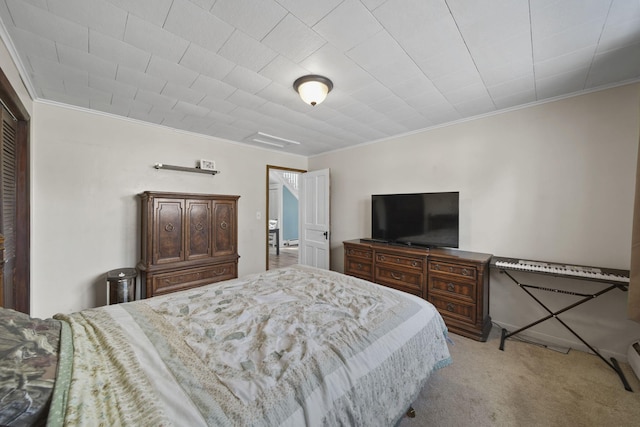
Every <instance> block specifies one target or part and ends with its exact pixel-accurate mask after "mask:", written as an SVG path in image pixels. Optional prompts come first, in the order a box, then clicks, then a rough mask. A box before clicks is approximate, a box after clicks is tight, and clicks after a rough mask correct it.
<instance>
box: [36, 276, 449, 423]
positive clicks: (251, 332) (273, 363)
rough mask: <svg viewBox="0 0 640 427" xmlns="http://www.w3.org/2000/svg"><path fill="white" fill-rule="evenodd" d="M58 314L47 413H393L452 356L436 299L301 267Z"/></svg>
mask: <svg viewBox="0 0 640 427" xmlns="http://www.w3.org/2000/svg"><path fill="white" fill-rule="evenodd" d="M56 318H57V319H60V320H62V321H64V324H65V327H66V325H68V326H69V331H70V333H71V335H72V337H73V357H72V358H71V359H70V360H69V361H66V362H65V364H66V363H67V362H68V363H69V364H70V368H69V369H66V370H67V371H68V372H69V377H68V378H67V379H66V380H62V379H59V383H60V387H58V386H56V394H55V397H54V403H53V404H52V410H51V413H50V417H49V424H50V425H62V424H64V425H66V426H74V425H110V426H115V425H154V426H155V425H189V426H199V425H201V426H204V425H225V426H233V425H238V426H246V425H253V426H273V425H290V426H300V425H363V426H364V425H366V426H376V425H384V426H388V425H393V424H394V423H396V422H397V421H398V420H399V419H400V418H401V417H402V416H403V414H404V413H405V411H406V409H407V408H408V407H409V406H410V404H411V402H412V401H413V400H414V399H415V398H416V396H417V395H418V393H419V392H420V390H421V388H422V387H423V385H424V383H425V381H426V380H427V379H428V377H429V375H430V374H431V373H432V372H433V371H434V370H435V369H438V368H441V367H443V366H446V365H447V364H449V363H450V362H451V359H450V357H449V352H448V348H447V345H446V327H445V325H444V322H443V321H442V318H441V317H440V316H439V314H438V313H437V311H436V310H435V308H434V307H433V306H432V305H430V304H429V303H427V302H426V301H424V300H422V299H420V298H417V297H414V296H411V295H408V294H405V293H402V292H398V291H395V290H392V289H388V288H385V287H382V286H379V285H376V284H373V283H370V282H366V281H364V280H360V279H357V278H353V277H349V276H345V275H342V274H339V273H335V272H331V271H326V270H318V269H314V268H310V267H303V266H294V267H288V268H284V269H278V270H270V271H267V272H265V273H261V274H256V275H250V276H247V277H244V278H239V279H234V280H230V281H226V282H221V283H216V284H212V285H209V286H205V287H201V288H198V289H194V290H189V291H184V292H179V293H175V294H170V295H166V296H160V297H155V298H151V299H147V300H142V301H136V302H132V303H126V304H117V305H111V306H108V307H102V308H98V309H92V310H85V311H82V312H79V313H73V314H71V315H57V316H56ZM61 363H62V362H61ZM63 370H64V369H63ZM65 383H66V384H67V385H64V384H65Z"/></svg>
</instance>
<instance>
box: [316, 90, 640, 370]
mask: <svg viewBox="0 0 640 427" xmlns="http://www.w3.org/2000/svg"><path fill="white" fill-rule="evenodd" d="M639 92H640V84H634V85H627V86H622V87H617V88H613V89H609V90H604V91H600V92H595V93H591V94H586V95H582V96H577V97H573V98H567V99H563V100H558V101H556V102H551V103H545V104H541V105H536V106H532V107H529V108H523V109H519V110H515V111H511V112H506V113H503V114H497V115H493V116H489V117H484V118H480V119H476V120H472V121H467V122H463V123H459V124H455V125H450V126H446V127H441V128H437V129H433V130H428V131H424V132H420V133H416V134H412V135H407V136H405V137H401V138H395V139H391V140H388V141H384V142H378V143H374V144H368V145H362V146H360V147H356V148H353V149H349V150H342V151H338V152H333V153H328V154H325V155H319V156H316V157H312V158H310V159H309V169H310V170H313V169H321V168H327V167H328V168H331V215H332V223H331V230H332V249H333V251H332V269H335V270H338V271H342V269H343V251H342V245H341V242H342V241H343V240H346V239H353V238H359V237H368V236H369V235H370V226H371V225H370V215H371V211H370V207H369V204H370V196H371V194H374V193H396V192H401V193H409V192H429V191H459V192H460V211H461V216H460V227H461V231H460V248H461V249H465V250H470V251H477V252H487V253H492V254H495V255H499V256H510V257H519V258H527V259H539V260H550V261H557V262H563V263H574V264H585V265H594V266H603V267H610V268H624V269H628V268H629V259H630V248H631V227H632V214H633V201H634V185H635V172H636V154H637V150H638V132H639V128H640V124H639V116H640V115H639V105H640V103H639V97H638V95H639ZM527 279H528V278H527ZM533 280H537V279H533V278H532V279H531V281H533ZM562 282H563V283H564V282H569V283H568V285H569V287H570V288H574V287H575V288H577V289H580V290H584V289H585V288H589V289H591V288H592V286H590V285H589V284H584V283H579V284H575V285H574V284H573V283H572V281H562ZM596 288H597V289H600V287H598V286H596ZM626 297H627V295H626V293H623V292H620V291H617V290H616V291H615V292H613V293H609V294H607V295H605V296H603V297H601V298H600V299H599V300H594V301H591V302H589V303H587V304H586V305H584V306H582V307H580V308H578V309H576V311H572V312H568V313H566V315H565V317H564V318H565V319H568V320H567V323H570V322H572V321H573V324H574V325H575V326H576V330H577V331H578V333H583V332H585V331H586V332H585V338H588V339H587V341H589V339H591V340H592V341H594V342H593V344H595V345H596V346H597V347H600V348H602V349H604V350H605V351H609V352H611V353H613V354H615V355H616V356H618V357H620V358H621V359H624V357H625V356H624V354H626V350H627V348H628V345H629V343H630V342H631V341H632V340H634V339H636V340H637V339H638V338H640V331H638V328H637V323H634V322H631V321H629V320H627V319H626V316H625V313H626ZM546 298H547V300H548V298H549V295H547V296H546ZM567 300H570V301H575V298H572V297H571V298H570V297H566V296H564V295H558V296H556V295H551V301H552V303H551V307H552V308H553V307H554V306H558V307H560V306H561V305H559V304H562V303H564V302H565V301H567ZM490 309H491V316H492V318H493V320H494V321H495V322H498V323H501V324H502V325H504V326H506V327H508V328H510V329H514V326H522V325H524V324H527V323H529V322H530V321H533V320H536V319H538V318H539V317H541V316H540V315H541V314H546V313H545V312H543V311H542V309H541V308H536V307H535V302H533V301H532V300H530V299H528V297H526V295H524V293H523V292H522V291H521V290H520V289H519V288H517V286H515V285H514V284H513V283H511V282H509V281H507V280H506V278H505V277H504V275H499V274H496V273H494V274H492V276H491V304H490ZM534 331H535V332H536V333H535V335H536V336H537V337H538V338H542V339H543V340H545V341H548V342H555V343H558V344H561V345H563V344H567V345H570V346H573V347H574V348H584V346H582V344H581V343H579V342H577V340H576V339H575V338H574V337H573V336H572V335H570V334H569V333H568V332H565V330H564V329H562V327H561V326H558V322H557V321H555V320H553V319H552V320H550V321H547V322H545V323H543V324H541V325H539V327H537V328H536V329H535V330H534ZM590 343H591V342H590Z"/></svg>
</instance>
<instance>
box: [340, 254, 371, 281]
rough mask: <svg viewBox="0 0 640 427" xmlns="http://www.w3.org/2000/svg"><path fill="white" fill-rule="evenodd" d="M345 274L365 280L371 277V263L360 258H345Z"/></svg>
mask: <svg viewBox="0 0 640 427" xmlns="http://www.w3.org/2000/svg"><path fill="white" fill-rule="evenodd" d="M344 271H345V274H348V275H351V276H356V277H360V278H362V279H366V280H372V279H373V264H372V263H371V262H366V261H363V260H360V259H355V258H350V257H349V258H347V259H346V261H345V266H344Z"/></svg>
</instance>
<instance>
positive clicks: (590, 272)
mask: <svg viewBox="0 0 640 427" xmlns="http://www.w3.org/2000/svg"><path fill="white" fill-rule="evenodd" d="M491 266H492V267H495V268H498V269H501V270H515V271H525V272H531V273H544V274H551V275H554V276H564V277H571V278H576V279H582V280H593V281H597V282H607V283H629V270H615V269H611V268H600V267H588V266H584V265H569V264H558V263H554V262H547V261H531V260H524V259H515V258H502V257H493V258H492V259H491Z"/></svg>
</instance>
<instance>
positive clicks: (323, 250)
mask: <svg viewBox="0 0 640 427" xmlns="http://www.w3.org/2000/svg"><path fill="white" fill-rule="evenodd" d="M301 178H302V183H301V185H300V233H299V247H300V252H299V263H300V264H303V265H310V266H313V267H318V268H322V269H325V270H328V269H329V253H330V244H329V243H330V239H329V169H323V170H319V171H313V172H307V173H303V174H302V176H301Z"/></svg>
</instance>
